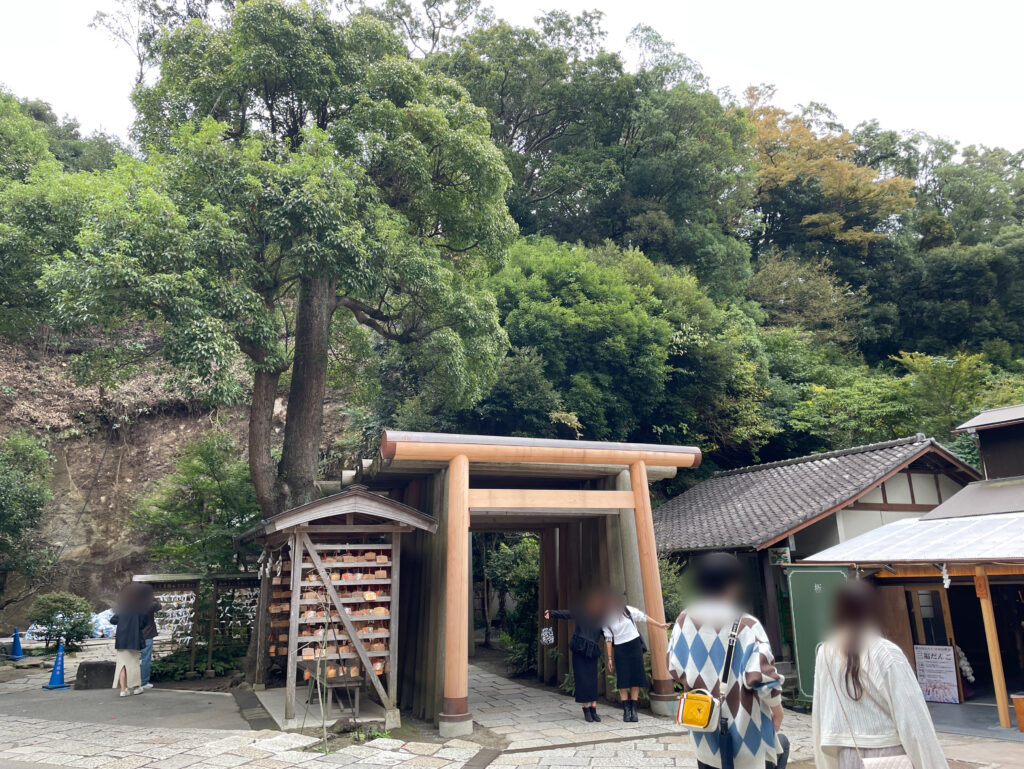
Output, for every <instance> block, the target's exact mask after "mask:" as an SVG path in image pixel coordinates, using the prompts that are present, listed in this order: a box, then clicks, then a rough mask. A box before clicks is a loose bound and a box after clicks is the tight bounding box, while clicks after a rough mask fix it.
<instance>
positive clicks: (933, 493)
mask: <svg viewBox="0 0 1024 769" xmlns="http://www.w3.org/2000/svg"><path fill="white" fill-rule="evenodd" d="M910 479H911V482H912V483H913V484H914V501H915V502H916V503H917V504H919V505H937V504H939V491H938V489H937V488H936V487H935V475H934V474H932V473H911V474H910Z"/></svg>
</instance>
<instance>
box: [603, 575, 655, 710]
mask: <svg viewBox="0 0 1024 769" xmlns="http://www.w3.org/2000/svg"><path fill="white" fill-rule="evenodd" d="M608 603H609V606H608V616H607V618H606V619H605V622H604V639H605V644H606V645H607V647H608V672H609V673H613V674H614V675H615V680H616V684H617V685H618V687H619V700H620V701H621V702H622V720H623V721H626V722H634V721H639V720H640V717H639V716H638V714H637V700H639V699H640V689H641V687H643V688H647V686H649V681H648V679H647V670H646V668H645V666H644V652H645V651H647V649H646V647H645V646H644V639H643V638H642V637H641V636H640V628H639V627H637V623H638V622H646V623H647V624H649V625H652V626H654V627H656V628H661V629H662V630H664V629H665V628H667V627H668V623H666V622H658V621H657V620H655V619H652V618H650V617H648V616H647V615H646V614H645V613H644V612H643V611H641V610H640V609H638V608H636V607H635V606H628V605H627V604H626V602H625V601H624V600H623V599H622V598H621V597H619V596H617V595H611V594H610V595H609V601H608Z"/></svg>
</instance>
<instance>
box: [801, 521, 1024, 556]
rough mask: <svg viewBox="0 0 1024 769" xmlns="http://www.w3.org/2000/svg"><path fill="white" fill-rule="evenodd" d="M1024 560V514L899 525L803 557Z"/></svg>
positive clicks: (873, 531) (889, 525) (893, 524)
mask: <svg viewBox="0 0 1024 769" xmlns="http://www.w3.org/2000/svg"><path fill="white" fill-rule="evenodd" d="M949 561H972V562H974V561H1024V513H1003V514H995V515H984V516H980V517H972V518H940V519H938V520H932V521H926V520H923V519H917V520H907V521H897V522H896V523H890V524H888V525H886V526H882V527H881V528H878V529H874V530H872V531H869V532H867V533H866V534H861V535H860V536H859V537H854V538H853V539H851V540H848V541H846V542H841V543H840V544H838V545H835V546H833V547H830V548H828V549H827V550H822V551H821V552H820V553H815V554H814V555H812V556H810V557H808V558H804V559H801V562H802V563H856V564H883V565H884V564H893V563H946V562H949Z"/></svg>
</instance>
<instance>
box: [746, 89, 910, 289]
mask: <svg viewBox="0 0 1024 769" xmlns="http://www.w3.org/2000/svg"><path fill="white" fill-rule="evenodd" d="M773 94H774V90H773V89H772V88H771V87H761V88H750V89H748V90H747V95H746V96H747V105H746V114H747V116H748V118H749V119H750V121H751V122H752V123H753V124H754V127H755V129H756V135H755V140H754V146H755V149H756V152H757V156H758V162H759V168H758V172H757V210H758V214H759V218H760V220H761V227H760V228H759V230H758V232H757V234H756V237H755V238H754V243H755V247H756V248H757V250H758V252H759V253H762V252H764V251H766V250H767V249H769V248H771V247H773V246H774V247H776V248H779V249H781V250H787V249H791V248H794V249H805V248H806V249H810V250H812V252H813V249H815V248H825V249H829V250H828V251H826V253H828V255H829V256H831V257H832V258H833V261H834V262H836V263H837V264H839V262H838V257H839V255H841V254H845V253H848V252H849V249H853V252H852V253H859V254H863V253H864V252H865V251H866V250H867V249H868V247H869V246H870V245H871V244H872V243H875V242H877V241H880V240H884V239H885V237H886V232H885V230H884V228H883V226H884V225H885V224H886V223H887V222H888V220H889V219H890V217H893V216H896V215H899V214H901V213H903V212H905V211H907V210H908V209H909V208H911V207H912V206H913V204H914V201H913V198H911V196H910V190H911V188H912V186H913V182H912V181H911V180H910V179H905V178H902V177H899V176H890V177H887V178H883V177H881V175H880V174H879V172H878V171H877V170H876V169H875V168H872V167H871V166H868V165H858V163H857V160H858V154H857V150H858V147H857V144H856V142H855V141H854V139H853V137H852V136H851V135H850V134H849V133H848V132H846V131H845V130H843V129H842V127H841V126H839V125H838V124H837V123H836V122H835V119H834V116H833V115H832V114H831V113H829V112H828V111H827V110H826V109H824V108H821V107H818V106H817V105H812V106H811V107H809V108H808V109H806V110H804V112H803V114H792V113H788V112H786V111H785V110H783V109H781V108H779V107H775V106H773V105H772V104H771V103H770V100H771V98H772V96H773ZM841 266H842V265H840V267H841ZM840 276H841V277H842V278H843V279H844V280H847V281H849V282H851V283H854V285H863V281H856V282H855V281H854V280H853V279H852V276H851V275H850V274H848V273H845V272H844V271H843V270H842V269H840Z"/></svg>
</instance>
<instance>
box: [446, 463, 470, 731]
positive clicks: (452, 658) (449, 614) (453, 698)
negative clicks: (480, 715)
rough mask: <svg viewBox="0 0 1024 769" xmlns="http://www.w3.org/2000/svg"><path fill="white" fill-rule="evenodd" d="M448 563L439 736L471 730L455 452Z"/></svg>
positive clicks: (464, 540)
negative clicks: (442, 691)
mask: <svg viewBox="0 0 1024 769" xmlns="http://www.w3.org/2000/svg"><path fill="white" fill-rule="evenodd" d="M447 534H448V562H447V566H446V577H447V578H446V584H445V643H444V698H443V700H442V704H441V715H440V719H439V724H438V726H439V729H440V732H441V736H442V737H446V738H451V737H460V736H465V735H467V734H471V733H472V732H473V717H472V716H471V715H470V712H469V632H468V630H467V623H468V622H469V616H468V615H469V612H468V609H469V602H468V601H467V600H466V594H467V591H468V590H469V460H468V459H467V458H466V457H465V455H463V454H459V455H458V456H456V457H455V458H453V459H452V460H450V461H449V462H448V526H447Z"/></svg>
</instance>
